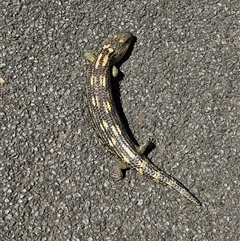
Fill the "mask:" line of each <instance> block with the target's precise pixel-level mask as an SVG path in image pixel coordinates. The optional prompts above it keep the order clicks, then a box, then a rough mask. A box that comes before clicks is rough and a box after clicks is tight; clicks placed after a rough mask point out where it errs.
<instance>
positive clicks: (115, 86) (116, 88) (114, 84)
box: [111, 37, 156, 176]
mask: <svg viewBox="0 0 240 241" xmlns="http://www.w3.org/2000/svg"><path fill="white" fill-rule="evenodd" d="M136 41H137V38H136V37H133V40H132V42H131V45H130V46H129V48H128V51H127V53H126V54H125V55H124V57H123V58H122V59H121V60H120V61H119V62H118V63H117V64H116V67H117V69H118V70H119V73H118V75H117V77H115V78H114V79H112V81H111V88H112V89H111V91H112V96H113V101H114V103H115V106H116V109H117V112H118V115H119V117H120V119H121V122H122V124H123V128H124V129H125V131H126V133H127V134H128V136H129V138H130V139H131V140H132V141H133V143H134V144H135V145H137V146H138V145H139V144H138V142H137V140H136V139H135V137H134V135H133V133H132V131H131V129H130V128H129V123H128V121H127V118H126V116H125V114H124V111H123V107H122V102H121V93H120V82H121V81H122V80H123V79H124V77H125V75H124V74H123V72H121V70H120V67H121V65H122V64H123V63H124V62H125V61H127V60H128V59H129V58H130V56H131V54H132V51H133V48H134V45H135V43H136ZM155 147H156V145H155V144H154V143H153V142H152V141H151V142H150V143H149V145H148V146H147V148H146V150H145V151H144V155H145V156H147V155H148V154H149V153H150V152H151V151H152V150H153V149H155ZM123 174H124V176H125V171H123Z"/></svg>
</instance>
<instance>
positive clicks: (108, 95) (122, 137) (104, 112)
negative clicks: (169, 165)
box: [85, 32, 201, 205]
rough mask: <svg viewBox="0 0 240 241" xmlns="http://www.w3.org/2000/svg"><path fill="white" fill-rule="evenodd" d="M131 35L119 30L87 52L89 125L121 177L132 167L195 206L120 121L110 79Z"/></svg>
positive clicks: (181, 186)
mask: <svg viewBox="0 0 240 241" xmlns="http://www.w3.org/2000/svg"><path fill="white" fill-rule="evenodd" d="M132 39H133V35H132V34H131V33H130V32H121V33H118V34H116V35H114V36H113V37H110V38H106V39H105V40H104V41H103V42H102V44H101V48H100V50H99V51H98V52H97V54H90V53H86V54H85V58H86V59H88V60H89V61H91V65H90V67H89V69H88V74H87V82H86V96H85V99H86V104H87V108H88V112H89V116H90V119H91V122H92V126H93V128H94V130H95V132H96V134H97V136H98V137H99V138H100V140H101V142H102V143H103V145H104V146H105V147H107V148H108V150H109V151H110V152H111V153H112V154H113V155H114V156H116V157H117V159H118V161H119V162H118V169H117V172H116V174H117V176H118V178H119V179H121V178H122V177H123V174H122V170H123V169H127V168H132V169H134V170H136V171H137V172H138V173H140V174H141V175H145V176H147V177H149V178H150V179H152V180H153V181H155V182H157V183H163V184H166V185H168V186H169V187H171V188H173V189H175V190H176V191H177V192H179V193H180V194H182V195H183V196H184V197H186V198H187V199H188V200H190V201H192V202H193V203H195V204H197V205H201V203H200V201H199V200H198V199H197V198H196V197H195V196H194V195H193V194H192V193H191V192H189V191H188V189H187V188H186V187H185V186H184V185H183V184H181V183H180V182H179V181H177V180H176V179H174V178H173V177H172V176H170V175H169V174H167V173H165V172H164V171H162V170H160V169H159V168H157V167H156V166H155V165H153V164H152V163H151V162H150V161H149V160H148V158H147V157H146V156H145V155H144V152H145V150H146V148H147V147H148V145H149V142H146V143H144V144H143V145H141V146H137V145H135V144H134V142H133V141H132V140H131V139H130V137H129V136H128V134H127V132H126V130H125V129H124V127H123V124H122V123H121V120H120V117H119V114H118V112H117V109H116V106H115V103H114V101H113V97H112V90H111V80H112V79H113V78H114V77H116V76H117V73H118V70H117V68H116V67H115V64H116V63H117V62H119V61H120V60H121V59H122V57H123V56H124V55H125V54H126V52H127V50H128V48H129V46H130V44H131V42H132Z"/></svg>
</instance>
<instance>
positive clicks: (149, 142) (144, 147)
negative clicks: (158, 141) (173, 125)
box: [137, 138, 153, 155]
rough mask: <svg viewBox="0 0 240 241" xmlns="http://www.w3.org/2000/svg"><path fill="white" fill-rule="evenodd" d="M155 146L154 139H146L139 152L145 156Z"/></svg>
mask: <svg viewBox="0 0 240 241" xmlns="http://www.w3.org/2000/svg"><path fill="white" fill-rule="evenodd" d="M152 146H153V141H152V139H148V138H147V139H145V140H144V142H143V144H142V145H140V146H139V147H137V152H138V153H139V154H140V155H142V154H144V153H145V152H146V151H147V150H148V149H150V148H152Z"/></svg>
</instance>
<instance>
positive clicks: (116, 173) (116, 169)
mask: <svg viewBox="0 0 240 241" xmlns="http://www.w3.org/2000/svg"><path fill="white" fill-rule="evenodd" d="M128 168H129V166H128V164H127V163H126V162H123V161H118V162H116V163H115V165H114V166H113V168H112V174H111V177H113V178H114V179H115V181H119V180H121V179H123V177H124V173H123V170H126V169H128Z"/></svg>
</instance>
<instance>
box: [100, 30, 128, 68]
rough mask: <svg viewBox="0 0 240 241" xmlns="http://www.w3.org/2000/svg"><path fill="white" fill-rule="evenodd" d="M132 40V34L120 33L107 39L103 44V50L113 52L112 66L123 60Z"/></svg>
mask: <svg viewBox="0 0 240 241" xmlns="http://www.w3.org/2000/svg"><path fill="white" fill-rule="evenodd" d="M132 39H133V35H132V33H130V32H120V33H117V34H115V35H114V36H113V37H110V38H106V39H105V40H104V41H103V42H102V46H103V48H105V49H109V50H110V49H111V52H113V59H112V61H113V62H112V64H115V63H117V62H118V61H119V60H121V59H122V57H123V56H124V55H125V54H126V52H127V50H128V48H129V46H130V44H131V41H132Z"/></svg>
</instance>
